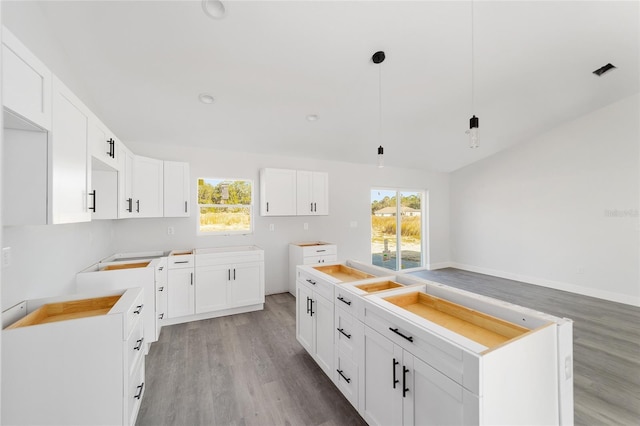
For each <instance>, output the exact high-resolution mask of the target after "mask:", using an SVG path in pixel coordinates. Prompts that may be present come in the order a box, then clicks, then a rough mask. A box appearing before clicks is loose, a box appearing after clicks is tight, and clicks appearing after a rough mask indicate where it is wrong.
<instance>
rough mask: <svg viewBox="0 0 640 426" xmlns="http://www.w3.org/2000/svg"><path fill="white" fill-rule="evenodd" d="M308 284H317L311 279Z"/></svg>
mask: <svg viewBox="0 0 640 426" xmlns="http://www.w3.org/2000/svg"><path fill="white" fill-rule="evenodd" d="M307 282H308V283H309V284H313V285H316V282H315V281H313V280H310V279H308V278H307Z"/></svg>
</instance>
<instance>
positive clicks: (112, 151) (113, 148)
mask: <svg viewBox="0 0 640 426" xmlns="http://www.w3.org/2000/svg"><path fill="white" fill-rule="evenodd" d="M107 143H108V144H109V151H108V152H107V155H108V156H109V157H111V158H116V141H114V140H113V138H109V140H108V141H107Z"/></svg>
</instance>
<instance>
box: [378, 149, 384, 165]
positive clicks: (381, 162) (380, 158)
mask: <svg viewBox="0 0 640 426" xmlns="http://www.w3.org/2000/svg"><path fill="white" fill-rule="evenodd" d="M378 167H380V168H383V167H384V148H383V147H382V145H380V146H379V147H378Z"/></svg>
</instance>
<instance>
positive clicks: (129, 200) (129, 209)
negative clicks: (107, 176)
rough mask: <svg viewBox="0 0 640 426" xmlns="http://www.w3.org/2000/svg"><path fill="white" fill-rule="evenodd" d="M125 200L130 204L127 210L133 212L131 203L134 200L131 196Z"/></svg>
mask: <svg viewBox="0 0 640 426" xmlns="http://www.w3.org/2000/svg"><path fill="white" fill-rule="evenodd" d="M125 201H126V202H127V204H129V207H127V208H126V209H125V210H126V211H128V212H129V213H132V212H133V205H132V204H131V203H133V200H132V199H131V198H127V199H126V200H125Z"/></svg>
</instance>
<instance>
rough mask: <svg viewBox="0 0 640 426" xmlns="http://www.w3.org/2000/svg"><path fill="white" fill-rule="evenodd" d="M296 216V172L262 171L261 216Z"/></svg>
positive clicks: (284, 170) (283, 170)
mask: <svg viewBox="0 0 640 426" xmlns="http://www.w3.org/2000/svg"><path fill="white" fill-rule="evenodd" d="M295 215H296V171H295V170H287V169H261V170H260V216H295Z"/></svg>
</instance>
